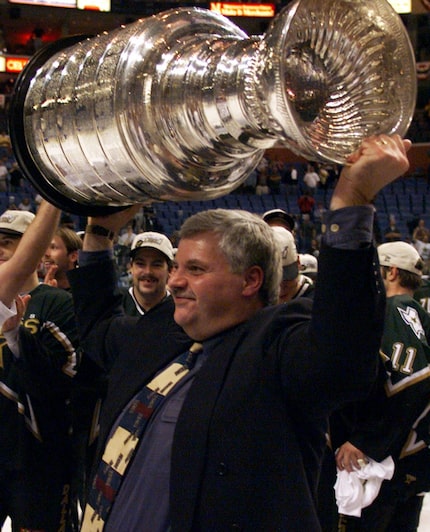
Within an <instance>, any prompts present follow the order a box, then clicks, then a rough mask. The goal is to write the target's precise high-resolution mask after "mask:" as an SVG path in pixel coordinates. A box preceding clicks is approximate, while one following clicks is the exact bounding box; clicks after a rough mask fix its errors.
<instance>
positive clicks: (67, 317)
mask: <svg viewBox="0 0 430 532" xmlns="http://www.w3.org/2000/svg"><path fill="white" fill-rule="evenodd" d="M35 299H36V298H35ZM41 299H42V301H41ZM37 301H38V303H37V305H38V306H39V305H40V308H41V309H43V310H42V311H41V314H40V315H39V316H40V318H41V320H42V321H41V322H39V321H38V320H36V319H34V318H33V317H32V312H31V306H29V311H28V312H27V314H26V317H25V319H24V322H23V325H21V326H20V329H19V352H20V355H19V358H18V359H15V364H16V365H17V367H18V370H19V373H20V379H21V383H22V384H23V386H24V389H26V390H27V391H28V392H29V393H30V394H31V395H33V396H40V397H47V396H55V397H58V396H64V397H67V395H68V390H69V386H70V381H71V379H72V378H73V377H74V375H75V373H76V366H77V357H78V343H79V342H78V332H77V327H76V321H75V314H74V309H73V300H72V298H71V296H70V294H68V293H66V292H63V291H60V290H58V291H57V292H56V294H55V297H46V296H41V297H40V296H37ZM30 305H31V302H30Z"/></svg>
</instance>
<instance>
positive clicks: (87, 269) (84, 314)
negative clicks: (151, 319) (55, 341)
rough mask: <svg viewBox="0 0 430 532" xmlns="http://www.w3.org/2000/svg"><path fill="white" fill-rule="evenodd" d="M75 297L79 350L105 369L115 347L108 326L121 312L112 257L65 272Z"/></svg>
mask: <svg viewBox="0 0 430 532" xmlns="http://www.w3.org/2000/svg"><path fill="white" fill-rule="evenodd" d="M68 276H69V281H70V285H71V288H72V294H73V299H74V301H75V312H76V320H77V324H78V330H79V336H80V341H81V347H82V350H83V351H84V352H85V354H86V355H87V356H88V357H89V358H90V359H91V360H92V361H93V362H95V363H96V364H97V365H98V366H99V367H101V368H103V369H104V370H109V369H110V368H111V367H112V364H113V363H114V361H115V358H116V353H117V352H118V350H117V349H116V346H115V345H112V342H111V339H112V337H111V336H110V328H111V326H112V322H113V321H114V320H115V319H123V320H124V321H125V322H127V318H128V321H130V320H135V318H130V317H126V316H124V311H123V308H122V293H121V291H120V290H119V288H118V284H117V274H116V269H115V264H114V261H113V260H110V259H107V260H103V261H100V262H97V263H92V264H88V265H87V266H83V267H80V268H76V269H75V270H72V271H71V272H69V274H68Z"/></svg>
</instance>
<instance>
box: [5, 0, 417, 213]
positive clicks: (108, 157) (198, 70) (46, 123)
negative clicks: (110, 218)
mask: <svg viewBox="0 0 430 532" xmlns="http://www.w3.org/2000/svg"><path fill="white" fill-rule="evenodd" d="M415 101H416V72H415V61H414V53H413V50H412V47H411V44H410V41H409V38H408V35H407V32H406V30H405V27H404V25H403V22H402V20H401V19H400V17H399V16H398V15H397V14H396V13H395V11H394V10H393V9H392V7H391V6H390V4H389V3H388V2H387V1H386V0H368V1H366V0H324V1H321V0H296V1H295V2H291V3H290V4H289V5H288V6H287V7H286V8H285V9H284V10H283V11H282V12H281V13H279V14H278V15H277V16H276V17H275V19H274V20H273V22H272V24H271V25H270V27H269V29H268V31H267V32H266V33H265V35H263V36H262V37H261V36H254V37H248V36H247V35H246V34H245V33H244V32H243V31H242V30H241V29H239V28H238V27H237V26H235V25H234V24H233V23H232V22H231V21H230V20H228V19H226V18H224V17H222V16H220V15H217V14H214V13H212V12H210V11H207V10H204V9H199V8H179V9H175V10H169V11H166V12H163V13H160V14H158V15H154V16H152V17H149V18H146V19H142V20H139V21H137V22H134V23H132V24H130V25H127V26H125V27H121V28H119V29H117V30H114V31H112V32H110V33H104V34H101V35H98V36H97V37H94V38H85V37H82V36H81V37H79V38H69V39H65V40H64V41H59V42H57V43H54V45H51V46H50V47H48V48H45V49H42V50H41V51H40V52H39V53H38V54H36V55H35V56H34V57H33V58H32V60H31V61H30V62H29V64H28V65H27V67H26V68H25V69H24V71H23V73H22V74H21V76H20V78H19V80H18V82H17V84H16V90H15V94H14V96H13V100H12V106H11V115H10V133H11V138H12V143H13V146H14V150H15V155H16V157H17V159H18V162H19V163H20V165H21V167H22V169H23V171H24V173H25V175H26V177H27V178H28V179H29V180H30V181H31V182H32V183H33V184H34V186H35V187H36V188H37V189H38V191H39V192H40V194H41V195H42V196H44V197H45V198H47V199H48V200H50V201H51V202H53V203H54V204H56V205H57V206H59V207H61V208H63V209H65V210H68V211H69V212H75V213H77V214H103V213H107V212H110V211H111V210H115V209H118V208H123V207H124V206H126V205H130V204H133V203H141V202H142V203H145V202H147V201H152V200H176V201H179V200H200V199H211V198H215V197H219V196H222V195H225V194H227V193H229V192H231V191H232V190H234V189H235V188H237V187H238V186H239V185H240V184H241V183H242V182H243V181H244V180H245V179H246V178H247V176H248V175H249V174H250V172H251V171H252V170H253V169H254V168H255V167H256V166H257V164H258V163H259V161H260V160H261V158H262V157H263V155H264V152H265V150H266V149H267V148H271V147H274V146H275V145H276V146H285V147H287V148H289V149H291V150H292V151H294V152H296V153H297V154H299V155H301V156H303V157H305V158H307V159H309V160H315V161H321V162H324V161H333V162H338V163H341V164H342V163H343V162H344V161H345V157H346V156H347V155H348V154H349V153H351V152H352V151H353V150H354V149H355V148H356V147H357V146H358V144H359V143H360V141H361V140H362V139H363V138H364V137H366V136H369V135H372V134H379V133H387V134H392V133H399V134H400V135H404V134H405V133H406V131H407V128H408V127H409V125H410V121H411V119H412V116H413V111H414V107H415Z"/></svg>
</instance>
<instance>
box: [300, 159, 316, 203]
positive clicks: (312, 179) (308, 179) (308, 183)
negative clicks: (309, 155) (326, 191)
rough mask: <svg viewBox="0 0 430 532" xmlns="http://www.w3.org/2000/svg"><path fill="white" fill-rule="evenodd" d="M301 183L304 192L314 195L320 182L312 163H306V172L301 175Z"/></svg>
mask: <svg viewBox="0 0 430 532" xmlns="http://www.w3.org/2000/svg"><path fill="white" fill-rule="evenodd" d="M303 183H304V185H305V190H304V193H307V194H309V195H310V196H314V195H315V191H316V189H317V188H318V185H319V183H320V176H319V175H318V173H317V172H316V171H315V167H314V166H313V165H312V164H308V167H307V170H306V173H305V175H304V176H303Z"/></svg>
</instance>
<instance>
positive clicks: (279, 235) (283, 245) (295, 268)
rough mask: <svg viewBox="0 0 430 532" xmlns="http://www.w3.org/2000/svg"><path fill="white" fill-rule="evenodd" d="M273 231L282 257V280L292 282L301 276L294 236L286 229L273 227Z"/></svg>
mask: <svg viewBox="0 0 430 532" xmlns="http://www.w3.org/2000/svg"><path fill="white" fill-rule="evenodd" d="M272 230H273V233H274V235H275V242H276V244H277V246H278V248H279V250H280V252H281V256H282V271H283V275H282V278H283V279H284V281H292V280H293V279H295V278H296V277H297V276H298V274H299V265H298V262H297V257H298V255H297V248H296V243H295V241H294V236H293V235H292V233H291V232H290V231H288V229H285V227H280V226H272Z"/></svg>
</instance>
